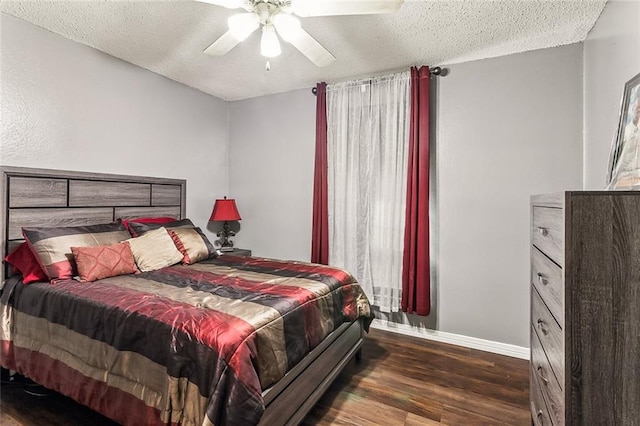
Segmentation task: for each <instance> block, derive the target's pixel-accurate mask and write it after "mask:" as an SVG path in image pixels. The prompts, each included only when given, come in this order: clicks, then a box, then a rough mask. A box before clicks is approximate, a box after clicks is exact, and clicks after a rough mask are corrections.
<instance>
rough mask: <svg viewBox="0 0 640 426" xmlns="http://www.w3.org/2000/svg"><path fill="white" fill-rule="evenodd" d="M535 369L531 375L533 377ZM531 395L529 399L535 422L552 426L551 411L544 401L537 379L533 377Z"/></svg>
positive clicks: (542, 425) (532, 417)
mask: <svg viewBox="0 0 640 426" xmlns="http://www.w3.org/2000/svg"><path fill="white" fill-rule="evenodd" d="M533 374H534V373H533V371H532V372H531V375H532V377H533ZM530 389H531V395H530V399H529V403H530V406H531V419H532V420H533V424H535V425H537V426H551V425H552V423H551V417H549V412H548V411H547V406H546V405H545V403H544V398H543V397H542V391H541V390H540V388H539V387H538V386H537V382H536V379H535V378H533V381H532V382H531V386H530Z"/></svg>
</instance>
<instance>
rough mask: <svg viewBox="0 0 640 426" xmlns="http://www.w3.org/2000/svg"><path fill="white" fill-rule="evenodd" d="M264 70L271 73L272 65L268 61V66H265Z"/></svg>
mask: <svg viewBox="0 0 640 426" xmlns="http://www.w3.org/2000/svg"><path fill="white" fill-rule="evenodd" d="M264 70H265V71H267V72H269V71H271V64H270V63H269V61H267V63H266V65H265V66H264Z"/></svg>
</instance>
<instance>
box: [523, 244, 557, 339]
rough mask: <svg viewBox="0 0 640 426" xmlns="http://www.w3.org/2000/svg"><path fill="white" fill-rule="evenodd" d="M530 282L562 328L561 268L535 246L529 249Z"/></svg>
mask: <svg viewBox="0 0 640 426" xmlns="http://www.w3.org/2000/svg"><path fill="white" fill-rule="evenodd" d="M531 284H532V285H533V286H534V287H535V288H536V290H538V293H540V297H542V300H544V302H545V304H546V305H547V308H549V311H551V314H552V315H553V317H554V318H555V319H556V321H558V324H559V325H560V328H562V329H564V288H563V286H562V269H560V267H559V266H558V265H556V264H555V263H553V262H552V261H550V260H549V258H548V257H546V256H545V255H544V254H542V252H541V251H539V250H538V249H537V248H535V247H533V248H532V249H531Z"/></svg>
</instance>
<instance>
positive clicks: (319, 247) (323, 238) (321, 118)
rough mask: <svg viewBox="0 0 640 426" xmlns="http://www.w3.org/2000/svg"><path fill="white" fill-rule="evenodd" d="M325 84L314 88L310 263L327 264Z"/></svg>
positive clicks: (327, 216) (327, 209) (327, 215)
mask: <svg viewBox="0 0 640 426" xmlns="http://www.w3.org/2000/svg"><path fill="white" fill-rule="evenodd" d="M327 173H328V165H327V84H326V83H318V84H317V86H316V161H315V169H314V178H313V228H312V233H313V234H312V236H311V262H313V263H321V264H323V265H328V264H329V208H328V204H327Z"/></svg>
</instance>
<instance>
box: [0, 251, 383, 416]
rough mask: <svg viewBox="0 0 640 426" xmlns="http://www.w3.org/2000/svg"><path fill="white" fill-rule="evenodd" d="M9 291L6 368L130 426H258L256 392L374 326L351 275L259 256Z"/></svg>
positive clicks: (2, 336) (0, 333) (0, 336)
mask: <svg viewBox="0 0 640 426" xmlns="http://www.w3.org/2000/svg"><path fill="white" fill-rule="evenodd" d="M11 287H12V286H6V287H5V289H4V291H3V297H2V305H0V308H1V309H2V311H1V314H2V317H1V322H2V323H1V328H0V340H1V343H2V347H1V350H2V352H1V355H2V357H1V363H2V366H3V367H5V368H10V369H12V370H17V371H18V372H20V373H22V374H25V375H26V376H28V377H30V378H32V379H33V380H35V381H36V382H38V383H41V384H43V385H45V386H47V387H50V388H52V389H55V390H57V391H59V392H61V393H63V394H66V395H68V396H70V397H72V398H74V399H75V400H77V401H79V402H80V403H82V404H85V405H87V406H89V407H91V408H93V409H95V410H96V411H99V412H101V413H103V414H105V415H107V416H108V417H111V418H113V419H114V420H116V421H118V422H120V423H123V424H130V425H142V424H184V425H209V424H215V425H224V424H243V425H245V424H255V423H257V422H258V421H259V419H260V416H261V415H262V412H263V411H264V404H263V400H262V396H261V393H262V390H264V389H266V388H267V387H269V386H270V385H272V384H273V383H275V382H276V381H277V380H279V379H280V378H281V377H282V376H283V375H284V374H285V373H286V372H287V371H288V370H289V369H290V368H291V367H292V366H294V365H295V364H296V363H297V362H298V361H300V360H301V359H302V358H303V357H304V356H305V355H306V354H307V353H309V352H310V351H311V350H312V349H313V348H314V347H315V346H317V345H318V344H319V343H320V341H322V339H323V338H324V337H325V336H327V335H328V334H329V333H330V332H331V331H333V330H334V329H335V328H337V327H338V326H339V325H340V324H342V323H343V322H345V321H352V320H355V319H356V318H358V317H365V318H366V320H365V321H366V324H367V325H368V323H369V322H370V317H371V313H370V309H369V303H368V301H367V298H366V296H365V295H364V293H363V292H362V290H361V288H360V286H359V285H358V284H357V283H356V282H355V280H354V278H353V277H352V276H351V275H350V274H348V273H347V272H345V271H342V270H340V269H335V268H331V267H327V266H322V265H315V264H308V263H301V262H283V261H277V260H269V259H261V258H248V257H234V256H222V257H219V258H217V259H213V260H210V261H206V262H201V263H197V264H195V265H190V266H172V267H169V268H165V269H161V270H159V271H154V272H147V273H142V274H139V275H126V276H120V277H113V278H108V279H105V280H100V281H95V282H89V283H80V282H76V281H73V280H67V281H62V282H59V283H56V284H49V283H37V284H30V285H21V284H17V285H14V286H13V287H12V288H11Z"/></svg>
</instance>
